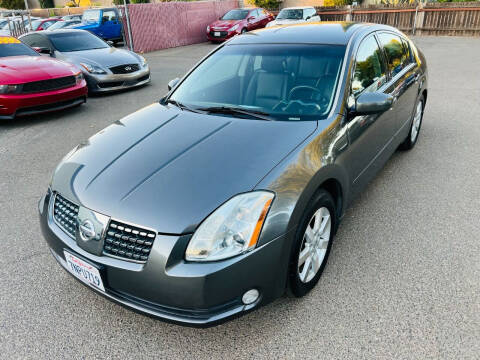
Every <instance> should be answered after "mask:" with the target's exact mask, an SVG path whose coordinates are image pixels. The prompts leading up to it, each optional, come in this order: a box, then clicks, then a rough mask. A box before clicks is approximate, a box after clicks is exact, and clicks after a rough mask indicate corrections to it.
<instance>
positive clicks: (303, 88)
mask: <svg viewBox="0 0 480 360" xmlns="http://www.w3.org/2000/svg"><path fill="white" fill-rule="evenodd" d="M301 91H309V92H310V96H308V97H307V98H306V99H309V100H314V101H318V102H320V103H322V104H323V103H325V102H328V99H327V98H326V96H325V95H323V93H322V91H320V90H319V89H317V88H316V87H313V86H308V85H299V86H295V87H294V88H293V89H292V90H290V92H289V93H288V100H289V101H291V100H301V99H298V98H296V97H295V96H294V95H297V93H299V92H301ZM315 95H317V96H315ZM297 96H298V95H297ZM304 99H305V98H304ZM306 99H305V100H306Z"/></svg>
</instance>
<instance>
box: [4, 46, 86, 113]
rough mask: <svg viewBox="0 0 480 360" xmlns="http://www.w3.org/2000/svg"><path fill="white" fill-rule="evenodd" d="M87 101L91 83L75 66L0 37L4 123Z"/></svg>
mask: <svg viewBox="0 0 480 360" xmlns="http://www.w3.org/2000/svg"><path fill="white" fill-rule="evenodd" d="M86 99H87V83H86V82H85V79H84V78H83V75H82V72H81V71H80V70H79V69H78V68H76V67H75V66H74V65H70V64H67V63H65V62H63V61H59V60H55V59H52V58H50V57H44V56H40V55H39V54H38V53H37V52H36V51H35V50H33V49H32V48H30V47H28V46H27V45H25V44H23V43H21V42H20V41H19V40H17V39H15V38H13V37H0V120H1V119H13V118H15V117H16V116H27V115H33V114H38V113H43V112H49V111H56V110H61V109H65V108H68V107H72V106H76V105H80V104H83V103H84V102H85V101H86Z"/></svg>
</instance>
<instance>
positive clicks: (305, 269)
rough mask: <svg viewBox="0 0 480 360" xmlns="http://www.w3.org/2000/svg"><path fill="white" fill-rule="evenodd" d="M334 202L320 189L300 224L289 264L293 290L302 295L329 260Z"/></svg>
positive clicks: (333, 224) (290, 281)
mask: <svg viewBox="0 0 480 360" xmlns="http://www.w3.org/2000/svg"><path fill="white" fill-rule="evenodd" d="M335 214H336V210H335V202H334V200H333V198H332V196H331V195H330V194H329V193H328V192H327V191H325V190H323V189H322V190H320V191H319V192H318V193H317V194H316V195H315V197H314V198H313V199H312V201H311V202H310V204H309V206H308V208H307V210H306V211H305V214H304V216H303V218H302V221H301V223H300V226H299V227H298V230H297V234H296V239H295V242H294V245H293V250H292V255H291V258H290V266H289V285H290V292H291V293H292V294H293V295H295V296H297V297H301V296H304V295H306V294H307V293H308V292H309V291H310V290H312V289H313V287H314V286H315V285H316V284H317V283H318V280H319V279H320V276H321V275H322V272H323V270H324V268H325V266H326V264H327V259H328V255H329V254H330V249H331V246H332V240H333V236H334V229H335V225H336V221H337V219H336V215H335Z"/></svg>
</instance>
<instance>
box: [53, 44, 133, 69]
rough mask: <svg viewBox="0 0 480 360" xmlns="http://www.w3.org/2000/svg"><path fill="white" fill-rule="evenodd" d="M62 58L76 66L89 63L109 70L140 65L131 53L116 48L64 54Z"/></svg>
mask: <svg viewBox="0 0 480 360" xmlns="http://www.w3.org/2000/svg"><path fill="white" fill-rule="evenodd" d="M62 56H63V57H64V59H65V60H67V61H69V62H72V63H74V64H80V63H82V62H87V63H90V64H91V63H93V64H94V65H99V66H103V67H107V68H108V67H112V66H117V65H124V64H138V63H139V62H140V58H139V57H138V56H137V55H136V54H134V53H132V52H131V51H128V50H123V49H117V48H114V47H108V48H104V49H93V50H83V51H72V52H64V53H62Z"/></svg>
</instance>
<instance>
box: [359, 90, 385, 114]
mask: <svg viewBox="0 0 480 360" xmlns="http://www.w3.org/2000/svg"><path fill="white" fill-rule="evenodd" d="M392 104H393V96H391V95H388V94H384V93H381V92H367V93H364V94H362V95H360V96H359V97H358V99H357V101H356V102H355V109H351V113H353V115H370V114H378V113H382V112H384V111H387V110H389V109H390V108H391V107H392Z"/></svg>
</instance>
